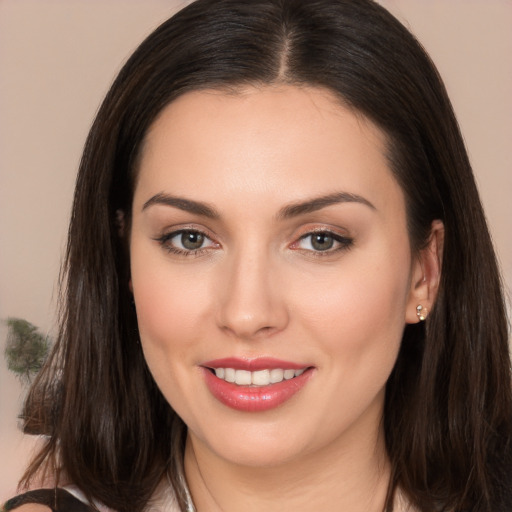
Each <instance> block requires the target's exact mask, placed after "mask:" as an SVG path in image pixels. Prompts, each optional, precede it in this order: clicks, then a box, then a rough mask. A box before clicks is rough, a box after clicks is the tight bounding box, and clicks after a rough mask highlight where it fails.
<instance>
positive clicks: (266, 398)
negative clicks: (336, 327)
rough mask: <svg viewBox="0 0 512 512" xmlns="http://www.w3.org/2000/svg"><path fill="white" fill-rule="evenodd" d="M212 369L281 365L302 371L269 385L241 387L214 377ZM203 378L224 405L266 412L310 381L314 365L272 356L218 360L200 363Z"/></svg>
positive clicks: (242, 409) (288, 368) (284, 368)
mask: <svg viewBox="0 0 512 512" xmlns="http://www.w3.org/2000/svg"><path fill="white" fill-rule="evenodd" d="M210 368H234V369H236V370H248V371H258V370H264V369H270V370H271V369H275V368H281V369H283V370H300V369H302V368H307V369H306V370H305V371H304V373H303V374H302V375H299V376H298V377H294V378H293V379H290V380H283V381H281V382H279V383H277V384H270V385H268V386H238V385H236V384H234V383H231V382H226V381H225V380H223V379H219V378H217V377H216V376H215V374H214V373H212V371H211V370H210ZM201 370H202V373H203V377H204V379H205V383H206V386H207V387H208V389H209V391H210V393H211V394H212V395H213V396H214V397H215V398H216V399H217V400H218V401H219V402H221V403H222V404H224V405H226V406H227V407H230V408H231V409H235V410H237V411H243V412H263V411H268V410H271V409H275V408H276V407H279V406H280V405H282V404H284V403H285V402H287V401H288V400H289V399H290V398H292V397H293V396H294V395H295V394H296V393H298V392H299V391H300V390H301V389H302V388H304V386H305V385H306V384H307V382H308V381H309V379H310V378H311V377H312V375H313V370H314V368H313V367H311V366H308V365H299V364H297V363H292V362H289V361H288V362H286V361H281V360H278V359H273V358H259V359H253V360H245V359H244V360H242V359H237V358H225V359H216V360H214V361H208V362H206V363H203V364H202V365H201Z"/></svg>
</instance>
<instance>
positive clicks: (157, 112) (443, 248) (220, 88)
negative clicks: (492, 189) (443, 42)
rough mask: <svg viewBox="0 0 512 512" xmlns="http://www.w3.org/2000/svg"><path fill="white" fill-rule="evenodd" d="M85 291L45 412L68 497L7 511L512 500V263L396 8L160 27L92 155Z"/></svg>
mask: <svg viewBox="0 0 512 512" xmlns="http://www.w3.org/2000/svg"><path fill="white" fill-rule="evenodd" d="M66 277H67V282H66V287H65V294H66V295H65V302H64V307H63V315H62V321H61V331H60V336H59V343H58V345H57V347H56V350H55V353H54V354H53V356H52V358H51V360H50V361H49V363H48V365H47V367H46V368H45V370H44V371H43V372H42V373H41V374H40V377H39V379H38V381H37V382H36V384H35V386H34V388H33V389H32V392H31V394H30V396H29V398H28V401H27V404H26V428H27V429H29V430H31V431H34V430H37V431H44V432H46V433H48V434H50V436H49V438H48V442H47V444H46V446H45V447H44V448H43V449H42V451H41V452H40V453H39V454H38V455H37V456H36V458H35V460H34V461H33V463H32V465H31V466H30V467H29V469H28V471H27V474H26V478H25V482H26V483H28V482H29V481H30V479H34V478H35V477H38V478H39V479H43V480H44V477H45V476H46V477H48V478H49V479H50V480H51V482H52V489H50V490H48V491H45V490H39V491H32V492H31V493H28V494H26V495H23V496H21V497H19V498H16V499H14V500H13V502H11V503H10V504H8V507H7V508H8V509H12V508H13V507H17V509H18V510H20V511H30V510H36V509H35V508H34V507H35V505H34V504H33V503H34V502H38V503H45V504H46V505H48V506H49V507H50V508H53V509H55V510H75V509H74V508H73V507H79V506H80V507H85V509H87V507H88V505H85V504H82V505H80V504H79V505H77V502H76V501H75V500H74V498H73V497H72V496H70V495H69V493H68V492H67V491H66V490H65V489H67V490H71V491H72V492H73V493H75V494H77V495H79V497H80V498H81V500H82V501H83V502H88V503H89V504H91V503H96V504H97V506H99V507H100V508H101V507H103V506H106V507H109V508H111V509H113V510H118V511H139V510H150V509H151V507H153V508H155V509H157V510H163V511H166V510H182V511H183V510H194V509H196V510H197V511H198V512H204V511H217V510H220V511H223V512H229V511H232V510H271V511H272V510H278V509H279V510H283V509H285V510H286V509H292V508H293V509H294V510H304V511H305V510H312V509H315V508H316V509H322V510H326V511H328V510H333V511H334V510H336V511H337V510H351V511H359V510H361V511H363V510H364V511H383V510H386V511H391V510H394V511H402V510H421V511H433V510H443V511H445V510H446V511H448V510H450V511H463V510H464V511H468V510H470V511H491V510H492V511H493V512H494V511H506V510H510V509H511V507H512V496H511V494H512V492H511V489H510V485H509V483H510V482H509V476H508V475H509V474H510V471H511V470H512V452H511V447H510V439H511V432H512V426H511V421H512V419H511V391H510V383H511V376H510V359H509V355H508V344H507V326H506V320H505V313H504V307H503V299H502V294H501V290H500V281H499V275H498V270H497V267H496V262H495V257H494V253H493V250H492V245H491V242H490V239H489V234H488V231H487V227H486V224H485V220H484V216H483V213H482V209H481V206H480V202H479V198H478V194H477V191H476V187H475V184H474V179H473V176H472V172H471V168H470V164H469V162H468V158H467V155H466V152H465V149H464V145H463V142H462V138H461V135H460V133H459V130H458V127H457V123H456V120H455V118H454V115H453V112H452V108H451V105H450V102H449V100H448V98H447V95H446V92H445V90H444V87H443V85H442V83H441V81H440V79H439V77H438V75H437V72H436V70H435V68H434V67H433V65H432V64H431V62H430V61H429V59H428V57H427V56H426V55H425V53H424V51H423V50H422V49H421V47H420V46H419V44H418V43H417V42H416V41H415V40H414V38H413V37H412V36H411V35H410V34H409V33H408V32H407V30H406V29H405V28H404V27H403V26H402V25H401V24H400V23H399V22H398V21H396V20H395V19H394V18H393V17H392V16H391V15H390V14H389V13H387V12H386V11H385V10H384V9H383V8H381V7H379V6H378V5H377V4H374V3H373V2H370V1H360V0H359V1H347V0H338V1H333V0H319V1H311V2H302V1H299V0H255V1H251V2H243V1H240V0H198V1H197V2H194V3H192V4H191V5H190V6H188V7H186V8H185V9H183V10H182V11H180V12H179V13H178V14H177V15H176V16H174V17H173V18H171V19H170V20H169V21H167V22H166V23H164V24H163V25H162V26H161V27H160V28H158V29H157V30H156V31H155V32H154V33H153V34H152V35H150V36H149V37H148V39H147V40H146V41H145V42H143V43H142V45H141V46H140V47H139V49H138V50H137V51H136V52H135V53H134V55H133V56H132V57H131V58H130V60H129V61H128V62H127V64H126V65H125V66H124V68H123V69H122V71H121V72H120V74H119V76H118V78H117V79H116V81H115V83H114V84H113V86H112V88H111V90H110V92H109V93H108V95H107V97H106V99H105V101H104V103H103V105H102V107H101V109H100V111H99V113H98V116H97V118H96V121H95V123H94V125H93V127H92V129H91V132H90V135H89V138H88V140H87V143H86V147H85V150H84V155H83V159H82V163H81V168H80V172H79V177H78V181H77V187H76V195H75V202H74V207H73V215H72V221H71V227H70V233H69V242H68V251H67V260H66ZM41 475H42V476H41ZM70 485H72V487H70ZM61 487H64V489H61ZM65 501H68V502H69V504H68V505H66V504H65V503H64V502H65ZM29 503H32V504H29ZM78 503H81V502H78ZM91 506H92V505H91ZM44 510H46V509H44ZM76 510H78V508H76Z"/></svg>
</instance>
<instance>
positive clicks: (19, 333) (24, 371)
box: [5, 317, 51, 384]
mask: <svg viewBox="0 0 512 512" xmlns="http://www.w3.org/2000/svg"><path fill="white" fill-rule="evenodd" d="M7 327H8V331H7V344H6V347H5V359H6V360H7V368H9V370H10V371H12V372H13V373H14V374H15V375H16V377H18V379H20V381H22V382H24V383H26V384H30V383H31V382H32V379H33V377H34V376H35V375H37V372H39V370H40V369H41V367H42V366H43V363H44V361H45V359H46V356H47V355H48V351H49V349H50V345H51V342H50V339H49V338H48V336H44V335H43V334H41V333H40V332H39V330H38V328H37V327H36V326H35V325H33V324H31V323H30V322H27V320H24V319H22V318H12V317H10V318H8V319H7Z"/></svg>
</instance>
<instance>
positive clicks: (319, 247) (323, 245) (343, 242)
mask: <svg viewBox="0 0 512 512" xmlns="http://www.w3.org/2000/svg"><path fill="white" fill-rule="evenodd" d="M351 242H352V240H350V239H348V238H345V237H343V236H341V235H337V234H335V233H330V232H328V231H320V232H317V233H308V234H307V235H304V236H302V237H301V238H300V240H299V241H298V243H297V248H299V249H305V250H308V251H315V252H326V251H332V250H337V249H342V248H345V247H348V246H350V244H351Z"/></svg>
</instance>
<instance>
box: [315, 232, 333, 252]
mask: <svg viewBox="0 0 512 512" xmlns="http://www.w3.org/2000/svg"><path fill="white" fill-rule="evenodd" d="M333 244H334V240H333V238H332V236H330V235H325V234H323V233H318V234H316V235H313V240H312V241H311V245H312V246H313V247H314V248H315V249H316V250H317V251H326V250H327V249H331V248H332V246H333Z"/></svg>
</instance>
